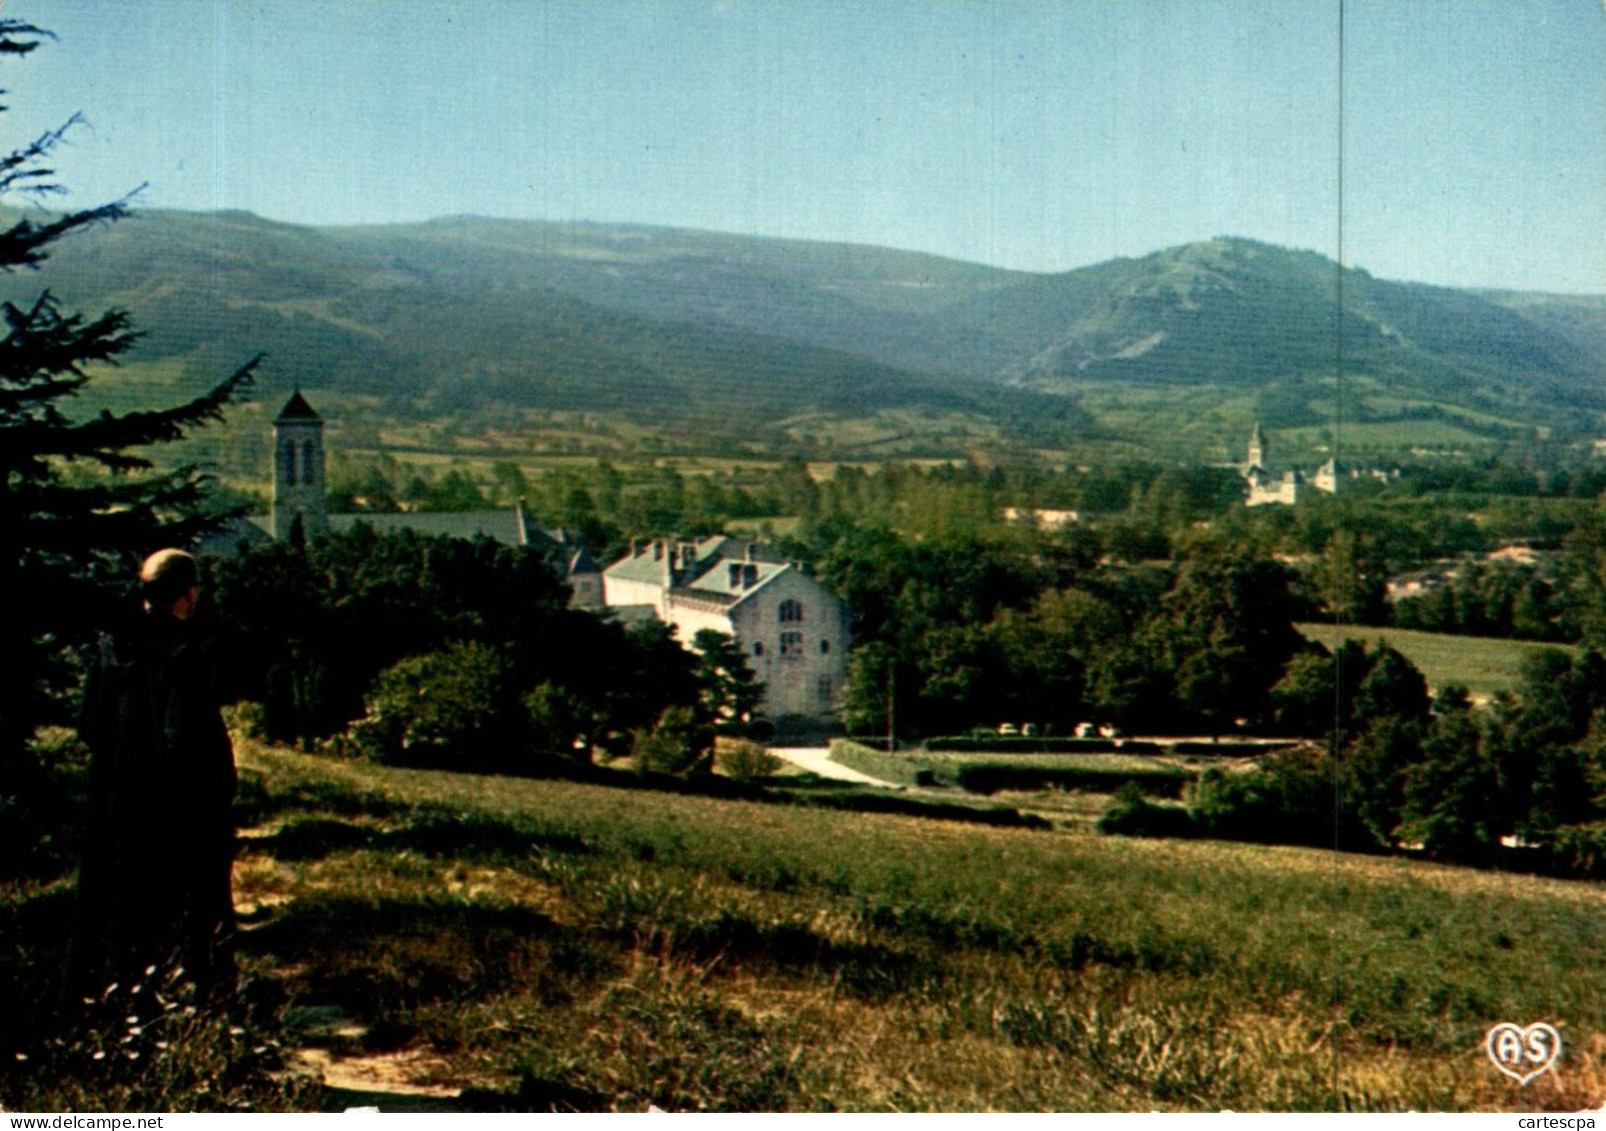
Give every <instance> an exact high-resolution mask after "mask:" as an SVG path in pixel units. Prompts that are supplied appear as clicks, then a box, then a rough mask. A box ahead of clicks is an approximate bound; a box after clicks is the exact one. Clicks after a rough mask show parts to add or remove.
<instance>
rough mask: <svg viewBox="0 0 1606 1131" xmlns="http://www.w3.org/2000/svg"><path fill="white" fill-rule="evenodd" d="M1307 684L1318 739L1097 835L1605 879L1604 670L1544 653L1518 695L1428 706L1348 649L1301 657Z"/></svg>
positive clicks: (1451, 697)
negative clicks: (1321, 704)
mask: <svg viewBox="0 0 1606 1131" xmlns="http://www.w3.org/2000/svg"><path fill="white" fill-rule="evenodd" d="M1304 674H1306V675H1309V676H1311V677H1313V678H1310V679H1309V680H1308V686H1309V687H1311V688H1312V689H1314V688H1315V687H1316V686H1318V685H1320V686H1322V687H1324V688H1325V695H1326V699H1327V702H1328V705H1329V706H1328V713H1329V715H1330V717H1331V716H1332V715H1333V710H1334V705H1335V704H1336V708H1337V714H1336V718H1335V719H1334V720H1333V721H1334V722H1335V724H1336V725H1335V729H1334V730H1333V731H1332V732H1331V733H1330V734H1329V736H1328V741H1327V742H1326V743H1325V744H1323V745H1320V746H1308V747H1303V748H1299V749H1295V750H1292V751H1288V752H1286V753H1283V754H1279V755H1276V756H1273V757H1272V758H1269V759H1267V760H1266V762H1265V763H1264V765H1263V766H1262V767H1261V768H1260V769H1258V770H1256V771H1252V772H1248V773H1226V772H1223V771H1219V770H1212V771H1209V772H1207V773H1206V774H1205V775H1204V776H1203V777H1202V778H1201V780H1200V781H1199V782H1198V783H1197V784H1196V785H1195V786H1193V787H1191V788H1190V789H1189V790H1188V791H1187V794H1186V795H1185V801H1186V808H1185V809H1184V810H1176V809H1167V808H1162V807H1159V806H1156V805H1153V804H1152V803H1150V802H1148V801H1146V800H1144V799H1142V798H1141V797H1139V796H1137V795H1135V794H1130V793H1129V794H1128V795H1126V796H1123V797H1122V798H1120V800H1119V801H1118V803H1117V805H1116V806H1115V807H1114V808H1113V809H1112V810H1111V811H1110V812H1109V813H1107V814H1106V816H1105V818H1104V820H1103V822H1102V826H1103V827H1104V828H1105V829H1106V831H1111V832H1127V833H1136V834H1155V835H1166V836H1176V835H1206V836H1219V837H1226V838H1231V839H1239V840H1254V841H1265V842H1272V843H1284V844H1310V845H1316V846H1320V847H1338V848H1342V849H1345V850H1347V851H1374V852H1377V851H1392V850H1399V849H1407V848H1408V849H1412V850H1419V851H1423V852H1426V853H1427V854H1429V855H1431V856H1433V857H1436V858H1438V859H1442V860H1450V861H1456V862H1460V863H1468V864H1477V865H1485V866H1487V865H1490V864H1494V863H1497V862H1501V861H1514V862H1518V863H1525V864H1527V865H1530V866H1539V867H1545V868H1548V869H1550V870H1554V871H1557V872H1561V873H1563V874H1569V875H1577V876H1593V877H1602V876H1606V721H1603V716H1602V708H1603V707H1606V660H1603V659H1602V658H1601V656H1600V655H1599V653H1596V652H1593V651H1585V652H1583V653H1582V654H1580V655H1579V656H1577V657H1573V656H1570V655H1568V654H1567V653H1565V652H1561V651H1559V650H1553V649H1550V650H1543V651H1540V652H1537V653H1535V654H1534V656H1533V657H1532V659H1531V660H1530V661H1529V663H1528V665H1527V667H1526V669H1525V671H1524V673H1523V678H1522V681H1521V684H1520V686H1519V687H1518V688H1517V689H1516V690H1515V691H1514V692H1511V693H1506V694H1502V695H1500V696H1498V697H1497V698H1496V699H1495V701H1494V702H1493V704H1491V706H1490V707H1489V709H1487V710H1475V709H1473V708H1472V706H1471V704H1470V703H1469V701H1468V699H1467V695H1466V693H1465V691H1464V690H1463V689H1460V688H1454V687H1451V688H1446V689H1444V690H1442V691H1441V692H1440V693H1439V694H1438V695H1437V696H1436V697H1435V698H1434V699H1433V700H1432V701H1431V702H1430V701H1429V698H1428V694H1427V687H1426V685H1425V683H1424V682H1423V680H1422V677H1421V675H1420V674H1419V673H1417V672H1416V671H1415V669H1414V668H1412V667H1411V665H1410V664H1409V662H1408V661H1406V660H1405V658H1404V657H1403V656H1400V655H1399V653H1397V652H1393V651H1392V650H1390V649H1387V648H1380V649H1377V650H1375V651H1373V652H1370V653H1368V652H1365V651H1363V650H1362V649H1361V648H1360V647H1359V646H1358V645H1355V644H1346V645H1345V646H1344V647H1343V648H1341V649H1340V650H1339V652H1338V653H1337V654H1336V655H1334V656H1331V657H1326V658H1322V659H1316V660H1312V661H1311V670H1310V671H1309V672H1307V673H1304Z"/></svg>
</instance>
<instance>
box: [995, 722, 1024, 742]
mask: <svg viewBox="0 0 1606 1131" xmlns="http://www.w3.org/2000/svg"><path fill="white" fill-rule="evenodd" d="M1019 734H1020V727H1018V726H1016V725H1015V724H1014V723H999V724H998V737H999V738H1015V737H1017V736H1018V735H1019Z"/></svg>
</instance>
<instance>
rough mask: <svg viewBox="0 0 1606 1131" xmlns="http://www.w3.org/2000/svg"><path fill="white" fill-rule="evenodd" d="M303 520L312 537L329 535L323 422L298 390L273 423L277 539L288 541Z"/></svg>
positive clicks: (273, 524) (275, 532) (273, 511)
mask: <svg viewBox="0 0 1606 1131" xmlns="http://www.w3.org/2000/svg"><path fill="white" fill-rule="evenodd" d="M298 518H299V519H300V520H301V531H302V533H303V534H305V535H306V536H308V537H312V536H313V535H319V534H327V533H328V532H329V504H328V499H327V498H326V497H325V494H324V459H323V418H322V417H320V416H319V415H318V414H317V413H316V412H314V411H313V410H312V406H311V405H309V404H308V403H307V399H306V398H305V397H303V396H302V395H301V390H300V389H297V390H296V391H295V392H294V393H291V394H290V399H289V400H287V401H285V402H284V407H283V408H282V409H280V410H279V415H278V417H276V418H275V419H274V421H273V510H272V526H273V536H274V538H276V539H280V540H283V539H287V538H289V537H290V531H291V529H292V528H293V527H294V526H295V523H296V519H298Z"/></svg>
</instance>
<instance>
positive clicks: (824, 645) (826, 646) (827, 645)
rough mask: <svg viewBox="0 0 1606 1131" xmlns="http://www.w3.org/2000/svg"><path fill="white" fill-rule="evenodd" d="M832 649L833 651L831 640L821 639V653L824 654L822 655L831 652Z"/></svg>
mask: <svg viewBox="0 0 1606 1131" xmlns="http://www.w3.org/2000/svg"><path fill="white" fill-rule="evenodd" d="M830 651H831V642H830V641H829V640H822V641H820V655H822V656H825V655H828V654H829V653H830Z"/></svg>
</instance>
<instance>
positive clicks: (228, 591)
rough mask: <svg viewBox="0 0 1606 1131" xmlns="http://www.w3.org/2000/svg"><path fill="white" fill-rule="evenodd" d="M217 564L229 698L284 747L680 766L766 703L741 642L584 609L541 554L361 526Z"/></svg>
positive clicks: (216, 612) (429, 759) (455, 763)
mask: <svg viewBox="0 0 1606 1131" xmlns="http://www.w3.org/2000/svg"><path fill="white" fill-rule="evenodd" d="M210 569H211V573H212V585H211V592H212V601H211V605H212V607H211V609H210V612H209V614H208V617H207V625H206V627H207V629H208V636H209V637H210V647H211V651H212V654H213V657H214V660H215V662H216V665H217V671H218V678H219V682H220V684H221V686H220V692H221V694H222V697H223V699H224V700H225V701H234V700H240V701H244V702H246V703H248V704H251V705H252V706H251V707H250V711H251V713H252V716H253V717H252V718H250V719H249V720H245V721H247V722H248V723H250V724H251V725H254V726H256V727H257V728H259V729H260V731H261V733H262V734H263V735H264V736H265V737H267V738H269V739H272V740H275V741H280V742H287V743H296V744H299V745H301V746H303V747H308V748H311V747H313V746H321V747H324V748H328V749H333V750H335V751H346V752H353V753H361V754H366V755H368V756H371V757H375V758H378V759H381V760H384V761H392V762H401V763H406V764H413V765H422V764H429V765H437V766H443V767H449V768H455V769H473V770H495V771H499V772H508V773H542V772H548V771H551V770H552V769H554V768H559V767H558V764H557V763H555V762H554V761H553V760H554V759H570V760H578V761H582V762H588V761H590V760H591V758H592V756H593V754H594V753H595V752H598V751H601V752H606V753H611V754H626V753H632V752H636V753H641V752H643V751H646V752H647V753H648V754H649V755H650V756H651V760H652V761H653V763H654V766H655V767H656V768H669V769H682V768H685V766H686V765H688V764H690V762H691V761H692V760H693V759H694V758H696V757H698V756H702V755H703V754H705V753H706V751H707V749H708V748H709V745H710V742H711V739H712V735H713V732H714V730H715V729H716V728H718V727H724V728H726V729H730V728H731V727H732V724H733V723H740V722H743V721H745V719H746V717H747V716H748V715H750V713H751V711H752V708H753V706H754V705H755V704H756V702H757V688H756V686H755V685H754V683H753V681H752V676H751V673H750V672H749V671H748V670H747V669H746V667H745V665H744V664H743V663H742V661H741V658H740V656H739V654H737V652H736V650H735V649H734V648H733V647H732V646H731V645H730V641H729V638H728V637H720V636H719V635H718V634H709V635H708V636H707V638H706V639H704V638H701V637H700V639H699V641H698V643H699V644H701V645H702V652H701V654H698V655H694V654H693V653H691V652H688V651H687V650H686V649H685V648H683V647H682V646H681V642H680V641H678V640H676V639H675V637H674V635H673V633H672V631H671V630H670V629H669V628H668V627H667V626H665V625H663V624H662V623H660V622H657V621H647V622H644V623H641V624H637V625H633V626H631V627H628V628H627V627H625V626H623V625H621V624H619V623H617V622H615V621H613V620H611V619H607V618H602V617H598V616H595V615H593V614H591V613H588V612H582V611H579V610H574V609H570V608H569V607H568V600H569V590H568V587H567V585H566V584H565V583H564V582H563V581H562V580H561V579H560V577H559V575H558V574H557V572H556V571H555V570H554V568H553V564H552V563H551V562H549V561H548V560H547V559H546V558H545V557H544V556H543V555H541V554H540V553H538V552H537V551H535V550H532V549H528V548H523V547H518V548H515V547H508V546H502V545H499V544H497V543H495V542H492V541H490V540H488V539H479V540H475V541H463V540H459V539H451V538H430V537H424V536H420V535H417V534H415V533H412V532H410V531H402V532H397V533H387V534H384V535H380V534H377V533H375V532H374V531H373V530H372V529H370V528H368V527H365V526H362V525H360V524H359V525H358V526H357V527H356V528H355V529H354V530H353V531H351V532H350V533H346V534H336V535H333V536H331V537H328V538H324V539H319V540H317V541H315V542H313V543H312V544H310V545H302V544H295V543H274V544H271V545H268V546H266V547H263V548H259V549H255V550H252V551H250V552H248V553H245V554H243V555H241V556H240V557H237V558H231V559H221V560H217V561H214V562H212V563H211V565H210ZM638 748H639V749H638Z"/></svg>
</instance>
